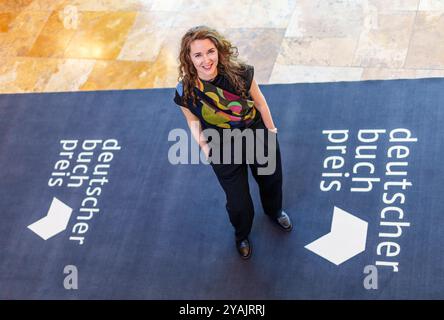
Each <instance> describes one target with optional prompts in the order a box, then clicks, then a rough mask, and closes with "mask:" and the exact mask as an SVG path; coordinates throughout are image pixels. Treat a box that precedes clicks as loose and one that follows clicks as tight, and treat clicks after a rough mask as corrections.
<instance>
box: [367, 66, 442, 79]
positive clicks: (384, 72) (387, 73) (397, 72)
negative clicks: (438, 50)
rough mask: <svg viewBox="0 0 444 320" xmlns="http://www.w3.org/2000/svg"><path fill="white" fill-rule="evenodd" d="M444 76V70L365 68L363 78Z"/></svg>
mask: <svg viewBox="0 0 444 320" xmlns="http://www.w3.org/2000/svg"><path fill="white" fill-rule="evenodd" d="M436 77H444V70H424V69H387V68H365V69H364V72H363V73H362V80H385V79H415V78H436Z"/></svg>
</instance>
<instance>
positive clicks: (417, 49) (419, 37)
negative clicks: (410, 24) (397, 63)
mask: <svg viewBox="0 0 444 320" xmlns="http://www.w3.org/2000/svg"><path fill="white" fill-rule="evenodd" d="M443 39H444V11H423V12H418V14H417V16H416V20H415V26H414V29H413V35H412V38H411V40H410V47H409V51H408V54H407V59H406V63H405V67H406V68H416V69H444V41H442V40H443Z"/></svg>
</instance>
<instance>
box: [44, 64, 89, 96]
mask: <svg viewBox="0 0 444 320" xmlns="http://www.w3.org/2000/svg"><path fill="white" fill-rule="evenodd" d="M58 62H59V64H58V67H57V70H56V71H55V72H54V73H52V74H51V75H50V77H49V79H48V81H47V83H46V85H45V87H44V91H45V92H60V91H78V90H79V89H80V88H81V87H82V86H83V85H84V84H85V82H86V81H87V79H88V77H89V75H90V73H91V71H92V70H93V68H94V65H95V63H96V61H95V60H80V59H60V60H58Z"/></svg>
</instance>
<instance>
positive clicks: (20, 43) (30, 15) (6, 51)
mask: <svg viewBox="0 0 444 320" xmlns="http://www.w3.org/2000/svg"><path fill="white" fill-rule="evenodd" d="M50 14H51V12H49V11H21V12H20V13H19V14H17V15H16V17H15V18H14V19H12V20H11V21H10V22H9V23H8V25H7V28H8V30H7V31H6V32H2V33H0V56H2V57H7V56H26V55H27V54H28V51H29V49H30V48H31V47H32V45H33V43H34V41H35V40H36V38H37V37H38V35H39V33H40V31H41V30H42V28H43V27H44V25H45V24H46V21H47V20H48V18H49V16H50Z"/></svg>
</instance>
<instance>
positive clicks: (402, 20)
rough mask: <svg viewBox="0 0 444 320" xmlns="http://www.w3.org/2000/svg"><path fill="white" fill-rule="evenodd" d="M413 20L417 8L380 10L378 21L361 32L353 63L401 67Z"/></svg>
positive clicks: (368, 65) (365, 65)
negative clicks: (403, 10)
mask: <svg viewBox="0 0 444 320" xmlns="http://www.w3.org/2000/svg"><path fill="white" fill-rule="evenodd" d="M414 20H415V13H414V12H405V13H399V14H378V16H377V22H376V23H375V24H374V25H372V26H370V27H369V28H365V29H364V30H363V31H362V32H361V35H360V38H359V42H358V47H357V49H356V53H355V58H354V65H355V66H363V67H370V66H378V67H389V68H401V67H402V66H403V65H404V61H405V57H406V55H407V51H408V48H409V41H410V35H411V33H412V28H413V23H414Z"/></svg>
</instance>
